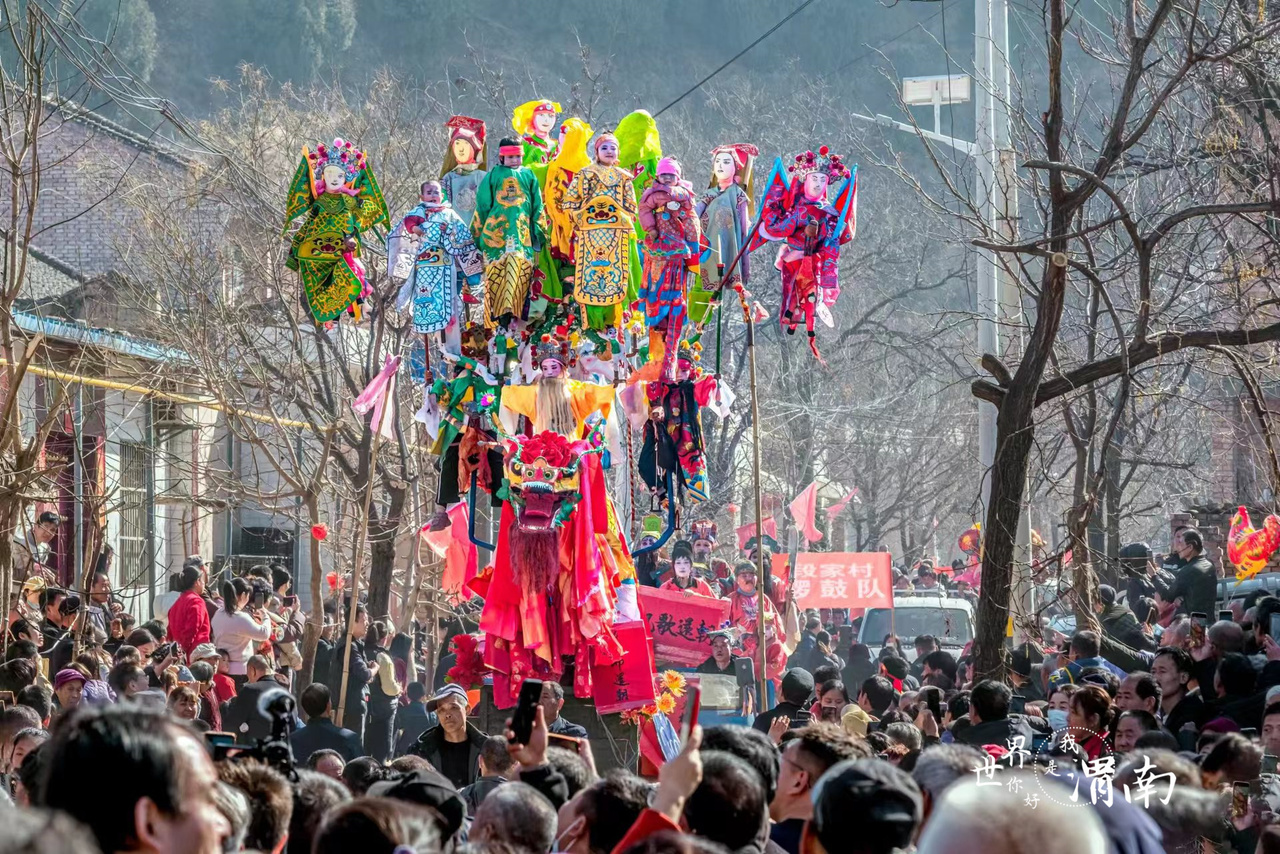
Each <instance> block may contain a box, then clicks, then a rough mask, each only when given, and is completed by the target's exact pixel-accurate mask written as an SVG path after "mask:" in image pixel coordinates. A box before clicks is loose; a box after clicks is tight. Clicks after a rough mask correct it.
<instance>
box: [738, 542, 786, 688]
mask: <svg viewBox="0 0 1280 854" xmlns="http://www.w3.org/2000/svg"><path fill="white" fill-rule="evenodd" d="M765 566H766V571H768V570H767V567H768V564H767V563H766V564H765ZM734 579H735V582H734V587H733V591H732V592H731V593H730V594H729V597H728V598H729V627H730V628H731V629H736V630H737V635H738V640H737V643H736V644H735V647H736V648H737V649H738V650H740V651H741V654H742V655H745V656H747V657H749V658H750V659H751V660H752V661H759V660H760V657H759V654H758V653H757V652H756V650H757V649H758V648H759V646H758V643H757V641H758V638H757V635H756V625H757V620H758V618H759V616H760V599H759V595H758V594H757V593H756V585H757V584H758V583H759V580H760V579H759V574H758V573H757V571H756V565H755V564H754V563H752V562H751V561H747V560H744V561H739V562H738V564H737V565H736V566H735V567H734ZM781 631H782V624H781V622H780V621H779V619H778V612H777V610H776V609H775V608H774V606H773V602H772V601H771V600H770V599H769V597H768V596H766V597H765V599H764V642H765V664H766V665H767V667H768V669H767V671H766V676H767V677H768V678H769V679H771V680H773V681H775V682H777V681H778V680H780V679H781V678H782V673H783V671H785V670H786V668H787V649H786V647H785V646H784V645H783V642H782V640H783V639H782V634H781Z"/></svg>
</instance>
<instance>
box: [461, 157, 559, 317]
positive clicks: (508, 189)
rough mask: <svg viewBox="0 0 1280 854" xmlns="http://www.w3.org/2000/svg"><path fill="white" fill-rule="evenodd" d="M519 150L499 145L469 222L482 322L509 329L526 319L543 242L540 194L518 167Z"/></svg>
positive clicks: (526, 172)
mask: <svg viewBox="0 0 1280 854" xmlns="http://www.w3.org/2000/svg"><path fill="white" fill-rule="evenodd" d="M523 156H524V150H523V149H522V148H521V146H520V143H519V142H517V141H516V140H514V139H504V140H502V141H501V142H500V143H499V144H498V164H499V165H497V166H495V167H494V168H492V169H490V170H489V171H488V173H486V174H485V176H484V180H483V181H481V182H480V186H479V187H478V188H477V190H476V215H475V219H474V220H473V221H472V223H471V230H472V232H473V233H474V235H475V240H476V246H477V247H479V249H480V251H481V252H482V253H483V254H484V257H485V265H484V323H485V326H487V327H489V328H490V329H492V328H494V327H499V326H500V327H503V328H504V329H507V328H509V327H510V324H511V323H512V321H515V320H523V319H525V318H526V317H527V316H528V302H529V289H530V285H531V283H532V282H533V276H534V258H536V257H537V255H538V252H539V250H541V249H542V248H543V246H544V245H545V244H546V242H547V217H546V212H545V211H544V210H543V207H542V190H541V189H540V188H539V187H538V182H537V179H536V178H535V177H534V175H533V173H532V172H531V171H529V170H528V169H526V168H524V167H523V166H521V165H520V164H521V160H522V158H523Z"/></svg>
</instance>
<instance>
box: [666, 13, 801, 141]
mask: <svg viewBox="0 0 1280 854" xmlns="http://www.w3.org/2000/svg"><path fill="white" fill-rule="evenodd" d="M812 3H813V0H804V2H803V3H801V4H800V5H799V6H797V7H796V8H794V9H792V10H791V13H790V14H788V15H787V16H786V17H785V18H783V19H782V20H781V21H779V22H778V23H776V24H774V25H773V26H772V27H770V28H769V29H767V30H765V31H764V34H763V35H762V36H760V38H758V39H756V40H755V41H753V42H752V43H751V44H749V45H747V46H746V47H744V48H743V49H742V50H740V51H738V52H737V53H736V54H734V55H733V57H731V58H730V59H729V61H728V62H726V63H724V64H723V65H721V66H720V67H719V68H717V69H716V70H715V71H713V72H711V73H710V74H708V75H707V76H706V77H703V78H702V79H701V80H699V81H698V82H697V83H695V84H694V85H693V86H692V87H691V88H690V89H689V91H687V92H685V93H684V94H683V95H681V96H680V97H679V98H676V99H675V100H674V101H672V102H671V103H670V104H667V105H666V106H665V107H663V108H662V109H661V110H658V112H656V113H654V114H653V117H654V118H655V119H656V118H657V117H658V116H660V115H662V114H663V113H665V112H666V111H667V110H669V109H671V108H672V107H674V106H675V105H676V104H678V103H680V102H681V101H683V100H684V99H685V98H687V97H689V96H690V95H692V94H693V93H694V92H696V91H698V90H699V89H701V88H702V86H703V85H704V84H705V83H706V82H707V81H708V80H710V79H711V78H712V77H715V76H716V75H717V74H719V73H720V72H721V71H724V70H725V69H726V68H728V67H729V66H730V65H733V63H735V62H737V61H738V60H739V59H741V58H742V57H743V56H745V55H746V53H747V51H749V50H751V48H753V47H755V46H756V45H758V44H760V42H762V41H764V40H765V39H767V38H769V36H771V35H773V34H774V32H775V31H777V29H778V28H779V27H781V26H782V25H783V24H785V23H786V22H787V21H790V20H791V19H792V18H794V17H795V16H796V15H799V14H800V13H801V12H803V11H804V10H805V9H806V8H807V7H808V6H809V5H810V4H812Z"/></svg>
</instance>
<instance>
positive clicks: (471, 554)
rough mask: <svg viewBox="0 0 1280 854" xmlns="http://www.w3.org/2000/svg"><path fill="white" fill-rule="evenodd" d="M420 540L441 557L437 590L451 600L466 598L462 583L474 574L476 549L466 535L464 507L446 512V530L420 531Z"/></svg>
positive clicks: (463, 504)
mask: <svg viewBox="0 0 1280 854" xmlns="http://www.w3.org/2000/svg"><path fill="white" fill-rule="evenodd" d="M422 539H423V541H424V542H426V544H427V546H428V547H429V548H430V549H431V551H432V552H433V553H434V554H435V556H436V557H442V558H444V576H443V578H442V579H441V581H440V589H441V590H443V591H444V592H445V593H448V594H450V596H452V597H453V599H454V601H455V602H457V601H460V600H462V599H470V598H471V591H470V590H468V589H467V587H466V583H467V582H468V581H470V580H471V576H473V575H475V565H476V547H475V545H474V544H473V543H472V542H471V538H470V537H468V536H467V505H466V503H465V502H463V503H460V504H458V505H457V506H455V507H454V508H453V509H451V510H450V511H449V527H447V528H442V529H441V530H439V531H432V530H430V529H429V528H423V529H422Z"/></svg>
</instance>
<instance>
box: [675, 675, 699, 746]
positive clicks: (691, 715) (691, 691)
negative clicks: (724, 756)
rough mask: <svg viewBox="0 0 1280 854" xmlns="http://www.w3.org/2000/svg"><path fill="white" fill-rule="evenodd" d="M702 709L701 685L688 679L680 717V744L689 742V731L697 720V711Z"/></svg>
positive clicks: (691, 730)
mask: <svg viewBox="0 0 1280 854" xmlns="http://www.w3.org/2000/svg"><path fill="white" fill-rule="evenodd" d="M701 710H702V685H701V684H699V683H698V682H694V681H690V682H689V683H688V685H687V687H686V688H685V696H684V716H683V717H682V718H681V719H680V745H681V747H683V746H684V745H686V744H688V743H689V733H691V732H693V725H694V724H696V723H697V722H698V712H699V711H701Z"/></svg>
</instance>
